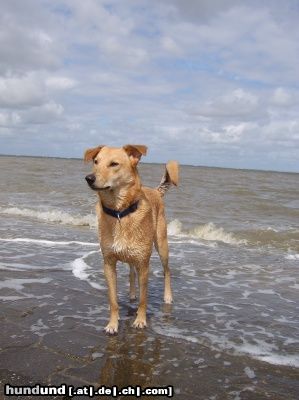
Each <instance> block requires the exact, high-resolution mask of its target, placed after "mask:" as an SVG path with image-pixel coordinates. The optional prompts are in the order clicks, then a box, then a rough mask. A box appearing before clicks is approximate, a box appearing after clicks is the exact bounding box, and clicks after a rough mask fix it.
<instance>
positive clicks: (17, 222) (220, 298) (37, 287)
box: [0, 156, 299, 400]
mask: <svg viewBox="0 0 299 400" xmlns="http://www.w3.org/2000/svg"><path fill="white" fill-rule="evenodd" d="M0 167H1V168H0V175H1V180H0V185H1V190H0V222H1V224H0V229H1V233H0V269H1V283H0V299H1V317H2V326H3V329H2V332H1V352H0V370H1V374H0V375H1V378H2V383H8V382H15V381H16V379H17V378H18V382H22V383H23V384H26V383H28V382H31V384H34V383H37V382H39V383H41V382H44V383H45V384H53V385H54V384H55V385H59V384H61V383H69V384H73V385H74V386H80V385H81V386H82V385H83V384H86V385H87V384H90V385H98V386H100V385H101V384H105V385H108V386H109V385H110V386H112V385H118V386H119V387H122V386H127V385H140V386H142V387H145V386H147V387H160V386H161V387H164V386H169V385H171V386H173V389H174V393H175V398H181V399H191V398H192V399H210V400H218V399H219V400H223V399H234V400H240V399H255V400H256V399H284V400H286V399H287V400H291V399H296V398H298V397H297V396H298V393H299V380H298V377H299V374H298V368H299V351H298V350H299V321H298V289H299V282H298V277H299V273H298V270H299V174H295V173H280V172H264V171H249V170H233V169H221V168H207V167H193V166H181V173H180V179H181V180H180V185H179V187H178V188H172V189H171V190H170V191H169V192H168V193H167V195H166V197H165V203H166V212H167V220H168V237H169V245H170V268H171V272H172V287H173V295H174V303H173V305H165V304H163V270H162V266H161V265H160V262H159V258H158V256H157V254H156V252H155V251H154V252H153V255H152V259H151V272H150V281H149V297H148V328H147V329H145V330H143V331H136V330H135V329H134V328H132V323H133V321H134V315H135V312H136V309H137V303H130V302H129V294H128V293H129V285H128V276H129V268H128V267H127V266H126V265H125V264H122V263H119V264H118V267H117V269H118V294H119V304H120V328H119V333H118V335H116V336H111V337H109V336H106V335H105V333H104V332H103V328H104V326H105V324H106V323H107V320H108V316H109V308H108V299H107V290H106V284H105V278H104V275H103V267H102V257H101V254H100V253H99V245H98V239H97V221H96V217H95V204H96V201H97V196H96V194H95V193H94V192H92V191H91V190H90V189H89V188H88V186H87V184H86V182H85V179H84V177H85V175H86V174H87V173H88V172H89V171H90V168H91V167H90V165H84V163H83V161H81V160H74V159H55V158H30V157H7V156H1V157H0ZM139 172H140V175H141V178H142V182H143V184H144V185H148V186H151V187H155V186H157V185H158V184H159V182H160V179H161V177H162V174H163V172H164V165H158V164H141V165H140V167H139ZM30 360H31V362H30ZM34 360H38V361H34ZM16 377H17V378H16ZM120 398H123V397H120ZM127 398H128V397H127Z"/></svg>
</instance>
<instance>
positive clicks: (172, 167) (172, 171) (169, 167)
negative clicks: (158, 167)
mask: <svg viewBox="0 0 299 400" xmlns="http://www.w3.org/2000/svg"><path fill="white" fill-rule="evenodd" d="M178 183H179V164H178V162H177V161H168V163H167V164H166V168H165V172H164V175H163V177H162V180H161V182H160V185H159V186H158V187H157V190H158V192H159V193H160V195H161V197H163V196H164V194H165V193H166V192H167V191H168V189H169V188H170V186H171V185H175V186H177V185H178Z"/></svg>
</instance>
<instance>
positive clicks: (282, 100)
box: [271, 87, 295, 107]
mask: <svg viewBox="0 0 299 400" xmlns="http://www.w3.org/2000/svg"><path fill="white" fill-rule="evenodd" d="M294 100H295V99H294V97H293V96H292V94H291V93H290V92H289V91H287V90H286V89H284V88H281V87H279V88H277V89H275V91H274V93H273V96H272V99H271V102H272V104H274V105H276V106H282V107H287V106H290V105H292V104H293V103H294Z"/></svg>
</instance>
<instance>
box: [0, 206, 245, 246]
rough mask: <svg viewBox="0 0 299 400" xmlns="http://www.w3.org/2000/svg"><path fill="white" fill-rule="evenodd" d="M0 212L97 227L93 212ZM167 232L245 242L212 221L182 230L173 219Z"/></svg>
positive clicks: (2, 209) (216, 239) (208, 239)
mask: <svg viewBox="0 0 299 400" xmlns="http://www.w3.org/2000/svg"><path fill="white" fill-rule="evenodd" d="M0 214H6V215H13V216H20V217H29V218H35V219H38V220H40V221H44V222H52V223H58V224H63V225H74V226H88V227H90V228H96V227H97V217H96V215H94V214H89V215H83V216H82V215H72V214H69V213H67V212H65V211H61V210H57V209H56V210H50V211H36V210H32V209H29V208H18V207H8V208H4V207H0ZM168 234H169V235H170V236H177V237H181V238H189V239H202V240H207V241H219V242H223V243H227V244H234V245H238V244H246V240H240V239H237V238H236V237H235V236H234V235H233V234H232V233H230V232H226V231H225V230H224V229H223V228H222V227H216V225H214V224H213V223H212V222H209V223H207V224H204V225H198V226H197V227H195V228H194V229H192V230H189V231H185V230H183V225H182V223H181V221H179V220H177V219H174V220H173V221H171V222H170V223H169V224H168Z"/></svg>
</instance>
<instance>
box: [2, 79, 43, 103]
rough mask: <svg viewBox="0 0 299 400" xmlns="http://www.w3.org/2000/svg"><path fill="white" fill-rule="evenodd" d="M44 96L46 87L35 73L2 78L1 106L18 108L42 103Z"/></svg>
mask: <svg viewBox="0 0 299 400" xmlns="http://www.w3.org/2000/svg"><path fill="white" fill-rule="evenodd" d="M44 96H45V93H44V88H43V86H42V84H41V82H40V81H39V80H38V79H36V77H35V75H34V74H27V75H25V76H22V77H17V76H15V77H4V78H0V106H1V107H17V108H18V107H26V106H31V105H36V104H40V103H41V102H42V100H43V98H44Z"/></svg>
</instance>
